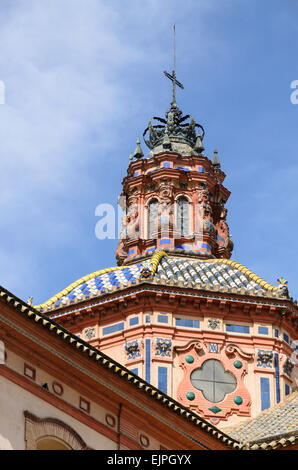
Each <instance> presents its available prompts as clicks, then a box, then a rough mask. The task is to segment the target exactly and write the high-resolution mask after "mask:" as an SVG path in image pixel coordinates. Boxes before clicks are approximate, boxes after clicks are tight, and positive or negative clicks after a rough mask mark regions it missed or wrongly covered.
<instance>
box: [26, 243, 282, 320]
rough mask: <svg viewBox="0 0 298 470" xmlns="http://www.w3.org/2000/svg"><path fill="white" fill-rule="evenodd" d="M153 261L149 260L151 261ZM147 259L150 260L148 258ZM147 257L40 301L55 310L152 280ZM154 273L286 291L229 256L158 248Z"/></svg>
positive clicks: (226, 287) (199, 283) (187, 283)
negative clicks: (183, 253) (147, 273)
mask: <svg viewBox="0 0 298 470" xmlns="http://www.w3.org/2000/svg"><path fill="white" fill-rule="evenodd" d="M148 262H149V261H147V263H148ZM145 263H146V262H145ZM143 268H144V261H138V262H135V263H133V264H130V265H124V266H120V267H119V266H117V267H114V268H107V269H103V270H100V271H96V272H94V273H92V274H89V275H87V276H84V277H82V278H81V279H79V280H78V281H76V282H74V283H73V284H71V285H70V286H68V287H67V288H66V289H64V290H63V291H61V292H59V293H58V294H56V295H55V296H53V297H51V298H50V299H49V300H48V301H47V302H45V303H43V304H40V305H37V306H36V307H35V308H37V309H38V310H40V311H49V310H55V309H56V308H61V307H63V306H66V305H69V304H70V303H77V302H80V301H82V300H85V299H88V298H90V297H92V298H94V297H97V296H100V295H104V294H108V293H109V292H113V291H115V290H118V289H123V288H125V287H130V286H131V285H133V284H137V283H139V282H144V281H146V280H147V281H148V278H146V279H144V278H143V277H142V270H143ZM150 269H151V276H150V279H149V280H151V281H152V280H156V281H157V282H158V283H160V284H164V285H168V284H169V283H172V284H173V283H174V284H177V285H179V286H180V287H191V288H194V289H199V290H204V289H208V288H209V289H212V290H215V291H224V292H227V291H228V292H233V293H235V292H236V293H240V294H250V295H256V296H264V295H269V296H271V297H278V298H280V297H282V298H285V297H287V295H285V293H284V291H282V290H281V289H280V288H279V287H277V286H272V285H271V284H269V283H267V282H266V281H264V280H263V279H261V278H260V277H258V276H257V275H256V274H254V273H253V272H252V271H250V270H249V269H247V268H245V266H242V265H241V264H239V263H237V262H235V261H232V260H226V259H210V260H202V259H198V258H197V259H196V258H188V257H185V256H178V255H175V256H170V255H167V254H166V253H165V252H160V251H158V252H155V253H154V254H153V256H152V257H151V260H150Z"/></svg>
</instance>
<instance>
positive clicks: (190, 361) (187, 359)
mask: <svg viewBox="0 0 298 470" xmlns="http://www.w3.org/2000/svg"><path fill="white" fill-rule="evenodd" d="M185 360H186V362H189V364H192V363H193V361H194V358H193V356H186V357H185Z"/></svg>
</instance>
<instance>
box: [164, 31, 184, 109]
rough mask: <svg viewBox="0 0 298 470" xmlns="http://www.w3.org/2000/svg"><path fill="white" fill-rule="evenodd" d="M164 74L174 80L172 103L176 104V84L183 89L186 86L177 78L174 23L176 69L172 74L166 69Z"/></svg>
mask: <svg viewBox="0 0 298 470" xmlns="http://www.w3.org/2000/svg"><path fill="white" fill-rule="evenodd" d="M164 74H165V76H166V77H167V78H169V79H170V80H171V82H172V85H173V96H172V104H173V103H175V104H176V85H177V86H179V87H180V88H182V89H184V86H183V85H182V83H180V82H178V80H177V79H176V26H175V25H174V70H173V72H172V75H171V74H169V73H168V72H166V71H164Z"/></svg>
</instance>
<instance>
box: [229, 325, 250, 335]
mask: <svg viewBox="0 0 298 470" xmlns="http://www.w3.org/2000/svg"><path fill="white" fill-rule="evenodd" d="M226 331H230V332H232V333H249V326H246V325H233V324H227V325H226Z"/></svg>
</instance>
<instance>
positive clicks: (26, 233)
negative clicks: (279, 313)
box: [0, 0, 298, 304]
mask: <svg viewBox="0 0 298 470" xmlns="http://www.w3.org/2000/svg"><path fill="white" fill-rule="evenodd" d="M297 15H298V4H297V2H295V0H291V1H290V0H284V1H283V2H281V1H276V0H220V1H219V0H184V2H181V1H179V0H163V1H162V2H161V1H157V0H148V1H146V0H143V1H142V2H141V1H140V0H138V1H137V0H121V1H120V0H106V1H104V0H51V2H40V1H39V0H27V1H26V2H25V1H24V0H23V1H18V0H12V1H2V2H1V6H0V45H1V54H0V80H3V81H4V83H5V88H6V102H5V104H4V105H0V154H1V157H0V158H1V172H0V188H1V192H0V194H1V197H0V210H1V225H0V283H1V284H2V285H3V286H4V287H6V288H7V289H9V290H11V291H12V292H13V293H15V294H16V295H18V296H19V297H21V298H23V299H24V300H27V299H28V296H33V297H34V303H35V304H37V303H40V302H43V301H45V300H47V299H48V298H49V297H50V296H52V295H54V294H55V293H57V292H58V291H60V290H62V289H63V288H64V287H66V286H67V285H68V284H70V283H71V282H74V281H75V280H76V279H78V278H79V277H81V276H84V275H86V274H88V273H90V272H93V271H95V270H98V269H101V268H104V267H108V266H114V265H116V262H115V256H114V252H115V248H116V245H117V241H115V240H103V241H102V240H98V239H97V238H96V236H95V225H96V222H97V221H98V218H96V216H95V208H96V206H97V205H98V204H100V203H112V204H116V202H117V199H118V195H119V194H120V192H121V181H122V178H123V177H124V176H125V174H126V169H127V165H128V157H129V154H130V152H133V151H134V149H135V145H136V139H137V137H138V135H140V136H141V134H142V133H143V130H144V129H145V127H147V123H148V121H149V119H150V118H151V117H152V116H156V115H160V116H162V115H163V114H164V113H165V111H166V110H167V109H168V106H169V104H170V99H171V88H170V84H169V82H168V80H166V78H165V77H164V76H163V70H168V71H171V70H172V25H173V23H174V22H175V23H176V37H177V77H178V80H180V81H181V82H182V83H183V84H184V87H185V89H184V90H183V91H181V90H180V89H179V90H178V92H177V102H178V105H179V107H180V108H182V110H183V111H184V112H185V113H189V114H191V115H193V116H194V117H195V118H196V120H197V122H200V123H201V124H202V125H203V126H204V128H205V131H206V137H205V140H204V145H205V148H206V152H205V153H206V154H207V156H209V157H212V154H213V149H214V147H217V148H218V151H219V157H220V160H221V164H222V169H223V170H224V171H225V172H226V174H227V178H226V180H225V185H226V187H227V188H228V189H229V190H230V191H231V192H232V194H231V196H230V199H229V202H228V209H229V212H228V222H229V225H230V231H231V234H232V238H233V241H234V245H235V248H234V253H233V256H232V258H233V259H234V260H236V261H238V262H240V263H242V264H244V265H245V266H247V267H248V268H249V269H251V270H253V271H254V272H256V273H257V274H258V275H259V276H261V277H263V278H264V279H265V280H266V281H268V282H270V283H273V284H276V279H277V277H279V276H284V277H286V278H287V279H288V281H289V289H290V293H291V295H292V296H293V297H294V298H298V267H297V246H296V238H297V234H296V233H297V232H298V211H297V208H298V195H297V181H298V128H297V123H298V105H294V104H292V103H291V100H290V96H291V93H292V91H293V90H291V88H290V84H291V82H292V81H293V80H297V79H298V62H297V50H298V22H297ZM142 145H143V150H144V151H145V145H144V144H142Z"/></svg>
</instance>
